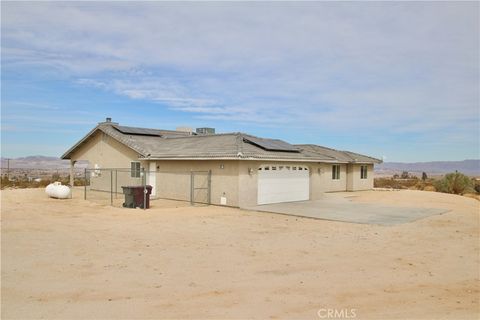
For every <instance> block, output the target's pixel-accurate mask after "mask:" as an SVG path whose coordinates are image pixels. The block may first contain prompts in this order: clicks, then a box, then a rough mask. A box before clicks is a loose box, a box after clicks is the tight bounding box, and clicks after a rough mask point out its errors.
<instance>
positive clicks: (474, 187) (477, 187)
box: [473, 179, 480, 194]
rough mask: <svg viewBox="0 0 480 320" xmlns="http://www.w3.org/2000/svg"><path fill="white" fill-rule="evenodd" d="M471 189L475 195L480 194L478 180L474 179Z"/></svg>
mask: <svg viewBox="0 0 480 320" xmlns="http://www.w3.org/2000/svg"><path fill="white" fill-rule="evenodd" d="M473 189H474V190H475V192H476V193H479V194H480V180H477V179H474V181H473Z"/></svg>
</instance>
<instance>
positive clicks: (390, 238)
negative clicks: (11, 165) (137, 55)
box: [1, 189, 480, 319]
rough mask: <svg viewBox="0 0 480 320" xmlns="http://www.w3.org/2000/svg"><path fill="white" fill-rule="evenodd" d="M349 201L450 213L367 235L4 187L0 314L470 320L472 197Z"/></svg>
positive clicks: (229, 212) (331, 225)
mask: <svg viewBox="0 0 480 320" xmlns="http://www.w3.org/2000/svg"><path fill="white" fill-rule="evenodd" d="M356 195H358V197H355V198H353V199H354V200H353V201H361V202H369V201H374V202H380V203H384V204H389V205H399V206H425V207H434V208H448V209H450V210H451V211H450V212H448V213H445V214H443V215H437V216H432V217H429V218H425V219H422V220H419V221H416V222H412V223H407V224H402V225H396V226H376V225H360V224H351V223H345V222H331V221H322V220H313V219H307V218H295V217H289V216H284V215H277V214H269V213H263V212H252V211H244V210H239V209H233V208H225V207H215V206H210V207H190V206H189V205H188V204H186V203H182V202H175V201H165V200H163V201H162V200H158V201H153V202H152V206H153V207H152V209H150V210H147V211H142V210H140V209H123V208H115V207H109V206H105V205H99V204H96V203H93V202H90V201H84V200H82V199H71V200H54V199H49V198H47V197H46V196H45V194H44V193H43V190H39V189H29V190H6V191H2V192H1V200H2V207H1V213H2V221H1V222H2V227H1V232H2V234H1V237H2V238H1V240H2V247H1V258H2V261H1V266H2V278H1V280H2V283H1V286H2V292H1V293H2V297H1V298H2V304H1V307H2V310H1V314H2V319H15V318H16V319H20V318H21V319H26V318H45V319H74V318H83V319H87V318H96V319H98V318H116V319H120V318H129V319H139V318H142V319H149V318H176V319H180V318H181V319H186V318H194V319H205V318H217V319H220V318H222V319H226V318H228V319H244V318H256V319H267V318H271V319H321V318H322V317H321V316H324V317H323V318H325V315H326V313H320V315H318V311H319V310H320V309H337V310H338V311H341V310H344V312H346V313H344V318H345V316H346V315H348V316H350V318H351V317H352V315H353V314H352V310H351V309H355V310H354V314H355V316H356V319H398V318H401V319H478V318H479V316H480V310H479V294H480V292H479V269H478V268H479V204H480V202H479V201H477V200H474V199H470V198H465V197H461V196H454V195H447V194H440V193H434V192H424V191H397V192H388V191H385V192H379V191H368V192H359V193H356ZM352 214H355V213H354V212H352ZM345 310H346V311H345Z"/></svg>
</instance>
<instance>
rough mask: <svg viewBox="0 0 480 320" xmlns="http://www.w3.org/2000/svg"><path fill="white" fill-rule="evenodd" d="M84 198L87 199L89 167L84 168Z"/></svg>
mask: <svg viewBox="0 0 480 320" xmlns="http://www.w3.org/2000/svg"><path fill="white" fill-rule="evenodd" d="M83 185H84V187H83V200H87V168H85V170H84V174H83Z"/></svg>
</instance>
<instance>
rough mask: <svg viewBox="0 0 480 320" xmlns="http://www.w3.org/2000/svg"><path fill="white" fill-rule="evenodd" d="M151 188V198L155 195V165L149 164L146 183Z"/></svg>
mask: <svg viewBox="0 0 480 320" xmlns="http://www.w3.org/2000/svg"><path fill="white" fill-rule="evenodd" d="M147 184H149V185H151V186H152V197H154V196H156V195H157V163H156V162H150V164H149V167H148V182H147Z"/></svg>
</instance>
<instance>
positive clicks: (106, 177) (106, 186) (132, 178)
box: [83, 168, 146, 207]
mask: <svg viewBox="0 0 480 320" xmlns="http://www.w3.org/2000/svg"><path fill="white" fill-rule="evenodd" d="M84 180H85V184H84V189H83V198H84V199H85V200H90V201H92V202H96V203H100V204H109V205H112V206H115V207H122V206H123V203H124V199H125V198H124V194H123V189H122V187H125V186H143V187H144V188H145V187H146V172H145V171H144V170H143V169H139V170H131V169H126V168H125V169H100V168H97V169H85V170H84ZM144 203H145V201H144Z"/></svg>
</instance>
